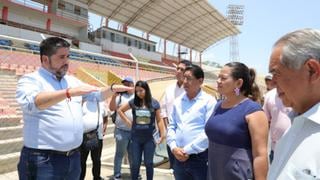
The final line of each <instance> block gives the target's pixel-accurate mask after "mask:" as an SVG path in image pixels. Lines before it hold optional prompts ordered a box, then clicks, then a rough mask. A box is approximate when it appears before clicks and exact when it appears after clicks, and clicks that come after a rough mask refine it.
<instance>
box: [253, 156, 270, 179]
mask: <svg viewBox="0 0 320 180" xmlns="http://www.w3.org/2000/svg"><path fill="white" fill-rule="evenodd" d="M253 172H254V177H255V179H256V180H265V179H266V178H267V172H268V158H267V155H265V156H257V157H255V158H254V159H253Z"/></svg>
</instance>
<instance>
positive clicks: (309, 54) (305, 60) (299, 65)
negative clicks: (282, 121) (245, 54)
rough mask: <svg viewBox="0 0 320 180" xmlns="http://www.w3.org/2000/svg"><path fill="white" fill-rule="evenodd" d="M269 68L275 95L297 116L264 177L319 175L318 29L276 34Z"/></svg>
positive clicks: (285, 178)
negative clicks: (280, 36) (274, 83)
mask: <svg viewBox="0 0 320 180" xmlns="http://www.w3.org/2000/svg"><path fill="white" fill-rule="evenodd" d="M269 70H270V72H271V73H272V74H273V80H274V81H275V82H276V86H277V90H278V93H279V97H280V98H281V99H287V100H289V101H290V102H291V107H292V108H293V110H294V111H295V112H296V113H298V116H296V117H295V118H294V120H293V124H292V126H291V128H290V129H289V130H288V131H287V133H286V134H285V135H284V136H283V137H282V138H281V139H280V141H279V142H278V144H277V146H276V148H275V155H274V160H273V162H272V165H271V167H270V169H269V173H268V179H269V180H275V179H277V180H293V179H297V180H298V179H299V180H300V179H320V155H319V154H320V146H319V145H318V142H319V139H320V91H319V89H320V30H318V29H302V30H297V31H295V32H292V33H289V34H286V35H285V36H283V37H282V38H280V39H279V40H278V41H277V42H276V43H275V45H274V48H273V52H272V54H271V58H270V64H269Z"/></svg>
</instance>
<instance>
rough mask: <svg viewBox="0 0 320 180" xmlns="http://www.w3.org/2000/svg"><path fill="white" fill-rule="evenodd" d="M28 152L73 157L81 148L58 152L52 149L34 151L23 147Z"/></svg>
mask: <svg viewBox="0 0 320 180" xmlns="http://www.w3.org/2000/svg"><path fill="white" fill-rule="evenodd" d="M23 148H25V149H27V150H30V151H33V152H38V153H48V154H58V155H63V156H71V155H72V154H73V153H75V152H78V151H79V148H75V149H71V150H70V151H56V150H50V149H34V148H29V147H25V146H24V147H23Z"/></svg>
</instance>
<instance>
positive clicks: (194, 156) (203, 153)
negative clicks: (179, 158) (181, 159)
mask: <svg viewBox="0 0 320 180" xmlns="http://www.w3.org/2000/svg"><path fill="white" fill-rule="evenodd" d="M199 157H200V158H208V149H206V150H205V151H202V152H201V153H198V154H190V155H189V158H191V159H193V158H199Z"/></svg>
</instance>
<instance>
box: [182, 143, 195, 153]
mask: <svg viewBox="0 0 320 180" xmlns="http://www.w3.org/2000/svg"><path fill="white" fill-rule="evenodd" d="M183 150H184V152H185V153H186V154H188V155H190V154H197V152H196V151H195V150H194V149H192V147H191V144H188V145H186V146H185V147H183Z"/></svg>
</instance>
